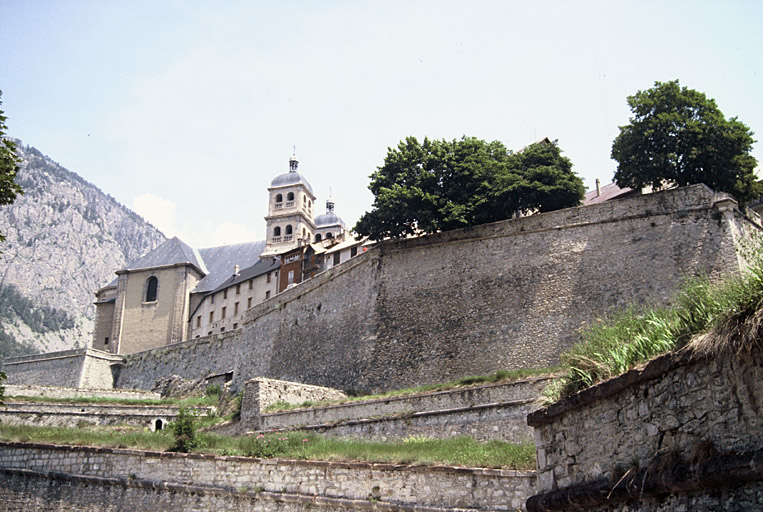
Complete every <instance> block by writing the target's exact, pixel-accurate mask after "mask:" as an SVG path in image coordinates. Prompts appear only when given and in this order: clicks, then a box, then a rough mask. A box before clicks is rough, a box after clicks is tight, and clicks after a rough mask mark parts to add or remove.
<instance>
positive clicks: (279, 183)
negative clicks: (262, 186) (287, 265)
mask: <svg viewBox="0 0 763 512" xmlns="http://www.w3.org/2000/svg"><path fill="white" fill-rule="evenodd" d="M298 166H299V161H298V160H297V157H296V156H294V155H292V157H291V158H290V159H289V172H286V173H283V174H279V175H278V176H276V177H275V178H273V181H271V182H270V187H268V193H269V195H270V199H269V201H268V215H267V216H266V217H265V221H266V222H267V238H266V246H265V252H264V253H262V255H261V257H266V256H268V257H269V256H273V255H276V254H280V253H283V252H286V251H290V250H291V249H293V248H295V247H297V246H299V245H301V244H307V243H310V242H311V241H312V239H313V237H314V235H315V223H314V222H313V211H314V206H315V194H314V193H313V187H311V186H310V183H308V181H307V180H306V179H305V178H304V176H302V175H301V174H300V173H299V172H298V171H297V168H298Z"/></svg>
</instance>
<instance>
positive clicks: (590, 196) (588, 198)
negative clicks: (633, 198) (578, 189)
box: [583, 183, 633, 206]
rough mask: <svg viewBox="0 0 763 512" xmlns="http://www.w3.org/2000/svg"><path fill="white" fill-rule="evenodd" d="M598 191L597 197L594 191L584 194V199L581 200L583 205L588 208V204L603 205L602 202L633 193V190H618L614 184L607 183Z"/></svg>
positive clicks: (626, 188)
mask: <svg viewBox="0 0 763 512" xmlns="http://www.w3.org/2000/svg"><path fill="white" fill-rule="evenodd" d="M599 191H600V194H599V195H596V189H593V190H591V191H590V192H586V195H585V198H584V199H583V205H584V206H588V205H589V204H597V203H603V202H604V201H609V200H610V199H614V198H616V197H620V196H624V195H626V194H630V193H631V192H633V189H632V188H628V187H625V188H620V187H618V186H617V185H615V184H614V183H609V184H607V185H604V186H602V187H599Z"/></svg>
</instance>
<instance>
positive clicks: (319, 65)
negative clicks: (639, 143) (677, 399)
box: [0, 0, 763, 248]
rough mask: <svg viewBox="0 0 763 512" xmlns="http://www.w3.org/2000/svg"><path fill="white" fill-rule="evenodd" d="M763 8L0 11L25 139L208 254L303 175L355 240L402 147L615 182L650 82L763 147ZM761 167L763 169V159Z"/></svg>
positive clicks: (5, 61) (44, 1) (423, 5)
mask: <svg viewBox="0 0 763 512" xmlns="http://www.w3.org/2000/svg"><path fill="white" fill-rule="evenodd" d="M761 22H763V2H760V1H753V0H749V1H733V0H729V1H724V2H716V1H701V0H694V1H686V2H681V1H671V2H662V1H661V2H656V1H627V0H618V1H616V2H614V1H569V0H568V1H551V0H548V1H542V0H533V1H519V0H515V1H511V0H502V1H481V0H469V1H448V0H437V1H418V0H406V1H278V2H264V1H263V2H258V1H233V0H218V1H194V0H183V1H171V0H149V1H145V0H127V1H126V0H92V1H88V0H57V1H53V0H34V1H32V0H0V90H2V98H1V99H2V103H3V105H2V107H1V108H2V110H4V111H5V115H6V116H7V118H8V119H7V122H6V124H7V125H8V135H10V136H12V137H16V138H19V139H21V140H22V142H23V143H24V144H27V145H30V146H34V147H36V148H37V149H39V150H40V151H41V152H43V153H44V154H46V155H48V156H50V157H51V158H52V159H53V160H55V161H57V162H58V163H60V164H61V165H63V166H64V167H66V168H67V169H69V170H71V171H73V172H76V173H77V174H79V175H80V176H82V177H83V178H85V179H87V180H88V181H90V182H92V183H94V184H95V185H97V186H98V187H100V188H101V189H102V190H103V191H104V192H106V193H109V194H111V195H112V196H114V197H115V198H116V199H117V200H118V201H120V202H121V203H122V204H124V205H126V206H128V207H130V208H132V209H134V210H135V211H137V212H138V213H140V214H141V215H143V216H144V217H145V218H146V219H147V220H148V221H149V222H151V223H152V224H154V225H155V226H157V227H158V228H159V229H161V230H162V231H163V232H164V233H165V235H167V236H179V237H180V238H181V239H183V240H184V241H186V242H187V243H189V244H191V245H193V246H195V247H199V248H201V247H209V246H213V245H222V244H230V243H238V242H244V241H252V240H262V239H264V236H265V233H264V232H265V221H264V216H265V215H266V214H267V200H268V192H267V187H268V186H269V185H270V182H271V180H272V179H273V178H274V177H275V176H277V175H279V174H281V173H284V172H288V160H289V157H290V156H291V155H292V153H293V152H294V149H295V148H296V156H297V158H298V159H299V161H300V164H299V170H300V172H301V173H302V174H303V176H304V177H305V178H306V179H307V180H308V181H309V182H310V184H311V185H312V187H313V189H314V191H315V194H316V196H317V201H316V202H317V206H318V207H317V209H316V213H323V211H324V205H325V201H326V200H327V199H328V198H329V197H331V198H332V199H333V201H334V202H335V203H336V213H337V214H339V215H340V216H341V217H342V218H343V219H344V221H345V222H346V223H347V224H348V225H349V226H352V225H354V224H355V222H356V221H357V219H358V218H359V217H360V215H361V214H362V213H363V212H365V211H368V210H370V209H371V204H372V202H373V196H372V194H371V193H370V192H369V190H368V184H369V175H370V174H371V173H372V172H373V171H374V170H375V169H376V168H377V167H378V166H380V165H382V164H383V162H384V157H385V155H386V154H387V151H388V148H390V147H395V146H396V145H397V144H398V142H399V141H401V140H403V139H405V138H406V137H408V136H415V137H417V138H419V139H420V140H421V139H423V138H424V137H429V138H434V139H447V140H452V139H457V138H461V137H462V136H464V135H466V136H474V137H479V138H481V139H485V140H488V141H492V140H499V141H501V142H503V143H504V144H505V145H506V146H507V147H508V148H510V149H513V150H517V149H520V148H522V147H524V146H526V145H527V144H530V143H532V142H534V141H536V140H538V139H541V138H543V137H549V138H550V139H552V140H558V142H559V146H560V148H561V149H562V151H563V154H564V155H565V156H567V157H569V158H570V159H571V160H572V162H573V169H574V170H575V171H576V172H577V173H578V174H579V175H580V176H581V177H582V178H583V179H584V181H585V184H586V187H587V188H588V189H591V188H593V187H594V180H595V179H597V178H599V179H600V180H601V181H602V183H607V182H610V181H611V180H612V176H613V174H614V170H615V168H616V163H615V162H614V161H612V160H611V159H610V151H611V145H612V141H613V139H614V138H615V136H616V135H617V134H618V132H619V129H618V127H619V126H622V125H625V124H627V123H628V119H629V117H630V110H629V109H628V105H627V103H626V98H627V97H628V96H629V95H632V94H634V93H635V92H637V91H639V90H644V89H648V88H649V87H651V86H653V85H654V82H655V81H668V80H675V79H679V80H680V82H681V85H682V86H687V87H690V88H692V89H696V90H698V91H701V92H704V93H705V94H706V95H707V96H708V97H710V98H714V99H715V100H716V102H717V104H718V106H719V107H720V109H721V110H722V111H723V112H724V114H725V115H726V116H727V117H732V116H736V117H738V118H739V119H740V120H741V121H742V122H744V123H745V124H746V125H747V126H749V127H750V128H751V129H752V130H753V131H754V132H757V133H758V134H759V135H758V136H757V137H756V138H759V137H760V136H761V135H760V134H763V69H762V65H761V62H763V59H762V58H761V56H760V52H761V49H763V31H761V30H760V25H761ZM753 155H754V156H755V157H756V158H757V159H758V160H759V161H763V150H762V149H761V143H757V144H756V145H755V146H754V150H753Z"/></svg>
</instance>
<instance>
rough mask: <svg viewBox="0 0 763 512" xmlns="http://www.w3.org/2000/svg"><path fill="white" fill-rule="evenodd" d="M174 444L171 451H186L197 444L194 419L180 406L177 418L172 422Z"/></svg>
mask: <svg viewBox="0 0 763 512" xmlns="http://www.w3.org/2000/svg"><path fill="white" fill-rule="evenodd" d="M172 433H173V434H174V436H175V444H174V445H173V446H172V451H176V452H181V453H188V452H189V451H191V450H192V449H193V448H195V447H196V445H197V444H198V440H197V439H196V421H195V419H194V417H193V415H192V414H191V413H190V412H189V411H188V409H187V408H185V407H181V408H180V410H179V411H178V415H177V418H176V419H175V421H174V422H173V423H172Z"/></svg>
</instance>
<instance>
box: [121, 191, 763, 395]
mask: <svg viewBox="0 0 763 512" xmlns="http://www.w3.org/2000/svg"><path fill="white" fill-rule="evenodd" d="M748 229H757V226H756V225H755V223H754V222H752V221H750V220H749V219H747V218H745V217H744V216H743V215H742V213H741V212H740V211H739V210H738V209H737V208H736V202H735V201H734V200H733V199H731V198H730V197H729V196H728V195H726V194H718V193H715V192H713V191H711V190H710V189H708V188H707V187H705V186H704V185H695V186H691V187H684V188H679V189H675V190H668V191H663V192H659V193H655V194H650V195H646V196H641V197H635V198H629V199H622V200H616V201H607V202H605V203H601V204H597V205H592V206H587V207H580V208H569V209H566V210H560V211H556V212H549V213H545V214H539V215H532V216H529V217H524V218H521V219H512V220H507V221H502V222H496V223H493V224H485V225H482V226H475V227H472V228H468V229H459V230H453V231H448V232H445V233H438V234H435V235H431V236H426V237H420V238H415V239H407V240H400V241H389V242H384V243H381V244H379V245H377V246H376V247H375V248H373V249H371V250H369V251H368V252H366V253H363V254H361V255H358V256H357V257H355V258H352V259H351V260H349V261H347V262H345V263H342V264H341V265H338V266H336V267H334V268H332V269H331V270H329V271H327V272H323V273H322V274H319V275H317V276H316V277H314V278H313V279H310V280H308V281H306V282H304V283H301V284H300V285H298V286H295V287H294V288H291V289H289V290H286V291H285V292H283V293H281V294H279V295H277V296H276V297H274V298H272V299H270V300H268V301H265V302H263V303H262V304H259V305H257V306H255V307H253V308H252V309H250V310H248V311H247V313H246V318H245V319H244V320H243V321H242V328H241V329H239V330H236V331H234V332H231V333H227V332H226V333H224V335H216V336H213V337H207V338H200V339H198V340H193V341H188V342H183V343H179V344H177V345H170V346H167V347H162V348H160V349H155V350H151V351H147V352H141V353H138V354H132V355H130V356H128V357H126V362H125V365H124V367H123V368H122V370H121V372H120V374H119V376H118V380H117V383H118V385H119V386H120V387H127V388H140V389H151V388H152V387H153V386H154V384H155V382H156V380H157V379H159V378H163V377H166V376H168V375H173V374H176V375H180V376H182V377H185V378H189V379H196V378H199V377H203V376H206V375H210V374H220V373H224V372H229V371H230V372H233V380H232V381H231V385H232V389H233V390H240V389H242V387H243V384H244V382H245V381H246V380H248V379H250V378H252V377H255V376H265V377H269V378H276V379H283V380H288V381H295V382H303V383H308V384H315V385H320V386H328V387H333V388H336V389H342V390H350V389H353V390H363V391H378V390H389V389H394V388H402V387H410V386H416V385H421V384H429V383H436V382H444V381H449V380H455V379H458V378H460V377H464V376H466V375H485V374H488V373H490V372H493V371H495V370H500V369H515V368H537V367H544V366H550V365H553V364H557V363H558V360H559V359H558V358H559V354H560V352H562V351H563V350H564V349H566V348H568V347H569V346H570V345H571V344H572V343H574V342H575V341H576V340H577V336H578V335H577V332H578V330H579V328H580V327H581V325H584V324H585V323H586V322H591V321H595V319H596V318H597V317H598V316H599V315H601V314H602V313H604V312H605V311H607V310H609V309H610V308H613V307H616V306H619V305H623V304H626V303H629V302H633V301H647V300H648V301H652V302H657V303H660V302H663V301H665V300H667V299H668V298H669V297H670V296H671V295H672V294H673V292H674V290H675V289H676V286H677V284H678V283H679V282H680V281H681V280H682V279H683V278H684V277H685V276H686V275H687V274H688V275H691V274H695V273H698V272H706V273H709V274H711V275H720V274H723V273H728V272H733V271H738V269H739V266H740V260H739V255H738V254H737V252H736V250H735V249H736V246H737V240H738V238H739V237H740V236H742V234H743V233H744V232H745V231H746V230H748Z"/></svg>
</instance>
